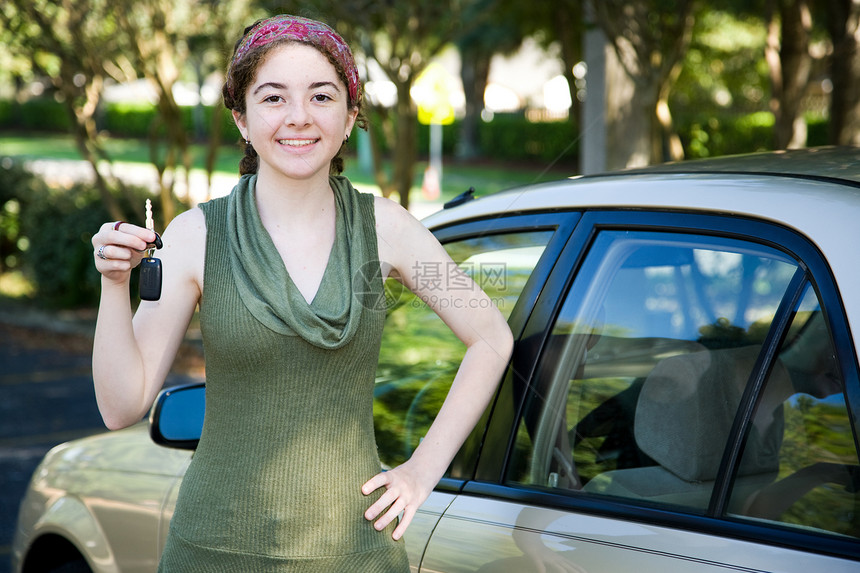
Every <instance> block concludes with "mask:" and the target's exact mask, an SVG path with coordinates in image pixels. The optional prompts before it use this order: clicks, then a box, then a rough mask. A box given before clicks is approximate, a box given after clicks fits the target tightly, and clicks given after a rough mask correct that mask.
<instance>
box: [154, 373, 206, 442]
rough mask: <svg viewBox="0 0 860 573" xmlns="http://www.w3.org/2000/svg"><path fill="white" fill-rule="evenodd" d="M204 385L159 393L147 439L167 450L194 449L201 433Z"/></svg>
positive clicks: (199, 384) (177, 387) (174, 388)
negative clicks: (149, 438) (165, 447)
mask: <svg viewBox="0 0 860 573" xmlns="http://www.w3.org/2000/svg"><path fill="white" fill-rule="evenodd" d="M205 409H206V385H205V384H202V383H198V384H188V385H184V386H175V387H173V388H167V389H165V390H162V391H161V393H159V395H158V398H156V399H155V405H154V406H153V407H152V411H151V412H150V414H149V436H150V437H151V438H152V441H153V442H155V443H156V444H159V445H162V446H167V447H168V448H178V449H182V450H193V449H195V448H197V442H198V441H200V433H201V432H202V431H203V412H204V411H205Z"/></svg>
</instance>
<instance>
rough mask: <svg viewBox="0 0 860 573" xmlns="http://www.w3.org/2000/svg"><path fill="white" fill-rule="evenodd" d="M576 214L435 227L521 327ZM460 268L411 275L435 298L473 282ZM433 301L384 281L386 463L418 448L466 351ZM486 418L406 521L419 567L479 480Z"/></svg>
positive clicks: (379, 408) (381, 400)
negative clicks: (463, 493) (452, 509)
mask: <svg viewBox="0 0 860 573" xmlns="http://www.w3.org/2000/svg"><path fill="white" fill-rule="evenodd" d="M577 218H578V215H577V214H575V213H566V214H558V213H556V214H552V213H545V214H536V215H524V216H502V217H492V218H489V219H487V220H481V221H470V222H466V223H461V224H456V225H449V226H446V227H444V228H441V229H433V231H434V233H435V234H436V236H437V238H439V240H440V241H441V242H442V243H443V245H444V246H445V248H446V250H447V251H448V253H449V254H450V255H451V258H452V259H453V261H454V263H453V264H454V265H456V266H457V267H458V268H459V269H462V270H463V271H465V272H466V274H468V275H469V276H470V277H472V279H473V280H474V281H475V283H477V285H478V286H480V287H481V288H482V289H484V291H485V292H486V293H487V294H488V295H489V298H490V301H491V302H492V304H493V305H494V306H496V308H498V309H499V310H500V311H501V312H502V314H503V315H504V316H505V317H506V318H507V319H508V322H509V324H510V325H511V328H512V330H514V331H515V332H516V331H518V330H521V329H522V327H523V325H524V324H525V319H526V317H527V316H528V314H529V312H530V311H531V308H532V307H533V306H534V304H535V300H536V299H537V296H538V293H539V292H540V288H541V285H542V284H543V282H544V281H545V280H546V277H547V276H548V275H549V273H550V271H551V270H552V265H553V264H554V262H555V261H556V259H557V258H558V255H559V253H560V252H561V250H562V248H563V246H564V244H565V242H566V240H567V238H568V237H569V235H570V233H571V231H572V229H573V226H574V224H575V222H576V220H577ZM453 270H454V269H453V267H452V268H444V267H442V266H440V265H435V264H434V265H423V266H416V267H415V268H414V269H412V272H413V273H414V276H413V277H412V278H413V280H415V281H416V282H417V283H420V284H422V285H423V286H424V287H425V288H426V289H427V291H428V292H430V293H431V294H430V295H429V297H433V296H434V295H433V294H432V293H434V292H436V291H438V292H440V293H441V292H442V287H443V286H445V287H446V288H472V286H471V285H470V284H469V283H466V282H463V281H461V278H460V277H461V275H460V274H459V273H453V272H452V271H453ZM452 281H453V282H452ZM439 296H441V294H440V295H439ZM427 302H433V303H435V304H437V305H444V304H447V301H445V300H432V301H430V300H428V301H423V300H420V299H418V298H417V297H416V296H415V295H413V294H412V293H411V292H410V291H408V290H406V289H405V288H404V287H403V286H402V285H400V283H398V282H397V281H394V280H389V281H388V282H387V283H386V297H385V304H386V306H387V308H386V311H387V317H386V324H385V329H384V331H383V339H382V347H381V351H380V358H379V365H378V368H377V378H376V385H375V390H374V423H375V429H376V439H377V445H378V449H379V456H380V460H381V462H382V464H383V466H384V467H394V466H396V465H398V464H400V463H402V462H404V461H406V460H407V459H408V458H409V456H410V455H411V454H412V451H413V450H414V449H415V447H417V445H418V443H419V441H420V440H421V438H422V437H423V435H424V433H425V432H426V431H427V429H428V428H429V426H430V424H431V423H432V421H433V419H434V417H435V416H436V414H437V413H438V411H439V408H440V407H441V405H442V401H443V400H444V399H445V396H446V395H447V393H448V390H449V388H450V386H451V382H452V381H453V378H454V375H455V373H456V370H457V367H458V366H459V363H460V360H461V359H462V357H463V354H464V352H465V348H464V346H463V344H462V343H461V342H460V341H459V340H458V339H457V338H456V337H455V336H454V334H453V333H452V332H451V331H450V329H449V328H448V327H447V326H446V325H445V324H444V323H443V322H442V320H441V319H440V318H439V317H438V316H437V315H436V314H435V313H434V312H433V311H432V310H431V309H430V307H429V306H428V305H427V304H426V303H427ZM488 414H489V409H488V413H487V414H485V416H484V418H483V419H482V421H481V422H479V423H478V425H477V427H476V428H475V430H474V431H473V432H472V434H471V435H470V436H469V438H468V439H467V441H466V444H465V445H464V447H463V448H462V449H461V450H460V452H459V454H458V455H457V457H456V459H455V460H454V462H453V463H452V464H451V467H450V468H449V469H448V471H447V473H446V474H445V477H444V478H443V479H442V482H441V483H440V485H439V487H438V488H437V489H436V491H435V492H433V493H432V494H431V496H430V498H429V499H428V500H427V502H426V503H424V504H423V505H422V507H421V509H420V510H419V511H418V514H417V515H416V516H415V518H414V519H413V522H412V524H411V525H410V527H409V530H408V532H407V535H406V536H405V541H406V547H407V552H408V553H409V558H410V562H411V563H412V564H413V566H414V567H415V569H417V568H418V564H419V563H420V560H421V557H422V555H423V552H424V547H425V545H426V542H427V539H429V537H430V534H431V533H432V531H433V528H434V527H435V526H436V522H437V521H438V519H439V517H440V516H441V515H442V513H443V512H444V511H445V509H446V508H447V507H448V505H449V504H450V502H451V501H452V500H453V499H454V496H455V494H456V492H457V491H459V489H460V487H461V486H462V484H463V483H464V482H465V481H466V480H469V479H471V478H472V477H473V474H474V467H475V464H476V461H477V453H478V451H479V449H480V445H481V443H482V442H483V439H484V433H485V427H486V421H487V419H488Z"/></svg>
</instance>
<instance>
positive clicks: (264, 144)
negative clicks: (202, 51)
mask: <svg viewBox="0 0 860 573" xmlns="http://www.w3.org/2000/svg"><path fill="white" fill-rule="evenodd" d="M245 104H246V109H245V112H244V113H242V112H239V111H236V110H234V111H233V118H234V120H235V121H236V125H237V126H238V127H239V131H240V132H241V133H242V137H243V138H245V139H247V140H250V141H251V145H253V147H254V149H255V150H256V151H257V154H258V155H259V157H260V167H259V172H258V173H259V176H260V177H261V178H269V177H275V178H287V179H294V180H299V179H311V178H314V177H325V178H327V177H328V173H329V167H330V163H331V160H332V158H333V157H334V156H335V155H336V154H337V152H338V151H339V150H340V147H341V144H342V143H343V141H344V139H345V138H346V136H347V135H349V133H350V131H351V130H352V126H353V125H354V123H355V119H356V115H357V113H358V110H357V109H352V110H350V109H349V107H348V93H347V88H346V86H345V85H344V83H343V81H342V80H341V79H340V77H339V76H338V73H337V71H336V70H335V67H334V66H333V65H332V64H331V62H330V61H329V60H328V58H326V57H325V56H324V55H323V54H322V53H321V52H319V51H318V50H317V49H316V48H314V47H312V46H309V45H307V44H302V43H287V44H282V45H279V46H277V47H275V48H273V49H272V50H271V51H270V52H269V53H268V54H267V55H266V56H265V60H264V61H263V62H262V63H261V64H260V66H259V67H258V68H257V72H256V75H255V77H254V80H253V81H252V82H251V84H250V86H249V87H248V90H247V91H246V92H245Z"/></svg>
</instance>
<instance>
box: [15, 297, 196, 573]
mask: <svg viewBox="0 0 860 573" xmlns="http://www.w3.org/2000/svg"><path fill="white" fill-rule="evenodd" d="M11 322H13V323H14V324H10V321H9V320H8V315H6V314H3V313H0V392H2V398H0V573H10V571H11V564H10V546H11V544H12V536H13V532H14V527H15V520H16V517H17V513H18V505H19V503H20V500H21V497H22V495H23V493H24V491H25V490H26V487H27V483H28V482H29V480H30V476H31V475H32V473H33V470H34V469H35V468H36V466H37V465H38V463H39V461H40V460H41V458H42V456H44V454H45V453H46V452H47V451H48V450H49V449H50V448H51V447H53V446H55V445H57V444H59V443H62V442H65V441H68V440H71V439H75V438H79V437H83V436H87V435H90V434H94V433H97V432H103V431H105V428H104V425H103V424H102V421H101V417H100V415H99V413H98V409H97V408H96V402H95V395H94V393H93V385H92V368H91V365H90V360H91V356H90V353H91V351H92V338H91V330H90V328H89V327H88V326H87V322H86V321H84V322H83V323H82V324H81V323H80V322H78V323H77V324H75V325H72V327H69V323H67V322H62V321H50V320H47V321H46V320H42V321H39V320H35V321H34V320H24V321H20V320H16V321H11ZM48 324H50V327H49V326H47V325H48ZM62 325H65V326H66V328H61V329H59V331H58V326H62ZM175 370H176V372H175V373H173V374H172V375H171V377H170V378H169V380H168V383H169V384H174V383H180V382H186V381H189V380H188V376H189V375H190V376H191V377H194V378H197V379H199V378H200V377H201V375H202V365H201V360H200V357H199V353H197V352H196V351H195V346H194V345H193V344H192V345H188V346H187V347H186V349H185V353H184V355H183V357H182V358H181V359H180V360H179V361H178V363H177V366H176V368H175Z"/></svg>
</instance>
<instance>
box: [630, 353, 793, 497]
mask: <svg viewBox="0 0 860 573" xmlns="http://www.w3.org/2000/svg"><path fill="white" fill-rule="evenodd" d="M760 350H761V347H760V346H757V345H756V346H748V347H743V348H733V349H723V350H713V351H709V350H704V351H700V352H693V353H691V354H684V355H679V356H673V357H670V358H666V359H664V360H662V361H660V362H659V363H658V364H657V366H655V367H654V370H652V371H651V374H649V375H648V377H647V378H646V379H645V383H644V384H643V386H642V392H641V393H640V395H639V401H638V404H637V406H636V416H635V419H634V423H633V430H634V435H635V437H636V442H637V444H638V445H639V447H640V448H641V449H642V451H644V452H645V453H646V454H648V455H649V456H651V458H653V459H654V460H655V461H656V462H657V463H659V464H660V465H661V466H663V467H664V468H666V469H667V470H669V471H670V472H672V473H673V474H675V475H676V476H678V477H679V478H681V479H683V480H686V481H689V482H696V481H712V480H714V479H715V478H716V476H717V471H718V470H719V467H720V462H721V460H722V458H723V451H724V449H725V447H726V441H727V439H728V436H729V431H730V430H731V427H732V424H733V422H734V419H735V414H736V413H737V410H738V406H739V404H740V400H741V395H742V394H743V391H744V387H745V386H746V383H747V379H748V378H749V375H750V373H751V372H752V369H753V365H754V364H755V360H756V358H757V356H758V353H759V351H760ZM772 376H786V377H787V373H786V372H785V368H784V367H783V366H782V365H781V364H779V363H777V365H776V366H775V367H774V371H773V374H772ZM781 444H782V418H781V416H780V417H779V418H778V423H774V424H772V425H771V427H770V429H769V430H768V431H767V432H766V435H765V436H761V435H760V434H759V433H758V431H757V430H756V429H753V430H752V432H751V434H750V438H749V440H748V442H747V445H746V449H745V452H744V459H743V465H742V467H741V474H742V475H748V474H754V473H762V472H765V471H773V470H774V469H775V468H777V467H778V466H779V448H780V446H781Z"/></svg>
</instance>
